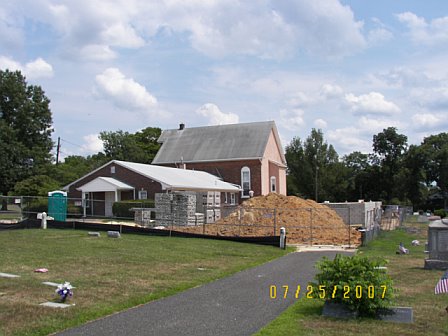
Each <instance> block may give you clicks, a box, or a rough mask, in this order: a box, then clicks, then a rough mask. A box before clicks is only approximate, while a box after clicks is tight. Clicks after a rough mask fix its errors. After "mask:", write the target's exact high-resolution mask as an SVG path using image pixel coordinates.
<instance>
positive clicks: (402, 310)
mask: <svg viewBox="0 0 448 336" xmlns="http://www.w3.org/2000/svg"><path fill="white" fill-rule="evenodd" d="M322 316H327V317H334V318H340V319H353V318H356V317H358V313H357V312H355V311H352V310H350V309H348V308H347V307H346V306H345V305H343V304H341V303H335V302H331V301H326V302H325V304H324V309H323V310H322ZM376 319H378V320H382V321H388V322H397V323H414V314H413V310H412V307H392V308H390V309H383V310H381V311H379V312H378V314H377V316H376Z"/></svg>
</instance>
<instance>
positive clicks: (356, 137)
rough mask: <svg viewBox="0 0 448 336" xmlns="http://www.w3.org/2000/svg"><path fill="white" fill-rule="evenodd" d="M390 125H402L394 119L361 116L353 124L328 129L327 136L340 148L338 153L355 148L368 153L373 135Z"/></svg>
mask: <svg viewBox="0 0 448 336" xmlns="http://www.w3.org/2000/svg"><path fill="white" fill-rule="evenodd" d="M391 126H393V127H396V128H398V129H400V128H401V127H403V126H404V125H403V124H402V123H401V122H399V121H396V120H388V119H378V118H375V119H372V118H367V117H364V116H363V117H361V118H359V119H358V121H357V123H356V125H355V126H349V127H343V128H337V129H334V130H329V131H328V135H327V136H328V139H329V141H330V142H331V143H333V144H334V145H336V147H338V148H341V149H342V151H343V153H339V154H342V155H343V154H348V153H350V152H353V151H355V150H357V151H361V152H363V153H369V152H371V151H372V137H373V135H374V134H378V133H379V132H382V131H383V130H384V129H386V128H388V127H391Z"/></svg>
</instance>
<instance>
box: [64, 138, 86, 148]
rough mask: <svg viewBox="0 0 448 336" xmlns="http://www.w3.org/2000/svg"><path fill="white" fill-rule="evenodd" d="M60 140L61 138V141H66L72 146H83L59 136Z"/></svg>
mask: <svg viewBox="0 0 448 336" xmlns="http://www.w3.org/2000/svg"><path fill="white" fill-rule="evenodd" d="M61 140H62V141H63V142H66V143H68V144H70V145H72V146H77V147H79V148H84V147H83V146H81V145H78V144H75V143H73V142H71V141H68V140H65V139H62V138H61Z"/></svg>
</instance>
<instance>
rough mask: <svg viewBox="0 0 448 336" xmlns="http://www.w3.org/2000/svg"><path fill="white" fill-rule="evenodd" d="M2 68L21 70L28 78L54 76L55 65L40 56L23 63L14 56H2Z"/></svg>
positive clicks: (0, 63) (0, 66) (0, 62)
mask: <svg viewBox="0 0 448 336" xmlns="http://www.w3.org/2000/svg"><path fill="white" fill-rule="evenodd" d="M0 69H9V70H11V71H15V70H19V71H21V72H22V74H23V75H25V77H26V78H27V79H36V78H49V77H53V67H52V66H51V64H49V63H47V62H46V61H45V60H43V59H42V58H40V57H39V58H37V59H35V60H34V61H31V62H28V63H26V64H25V65H22V64H20V63H19V62H17V61H15V60H13V59H12V58H9V57H5V56H0Z"/></svg>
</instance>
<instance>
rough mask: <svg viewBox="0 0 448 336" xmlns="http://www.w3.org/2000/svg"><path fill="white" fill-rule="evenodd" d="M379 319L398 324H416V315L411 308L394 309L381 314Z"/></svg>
mask: <svg viewBox="0 0 448 336" xmlns="http://www.w3.org/2000/svg"><path fill="white" fill-rule="evenodd" d="M378 319H379V320H382V321H389V322H398V323H414V314H413V311H412V308H411V307H393V308H391V309H389V310H383V311H381V312H379V314H378Z"/></svg>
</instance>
